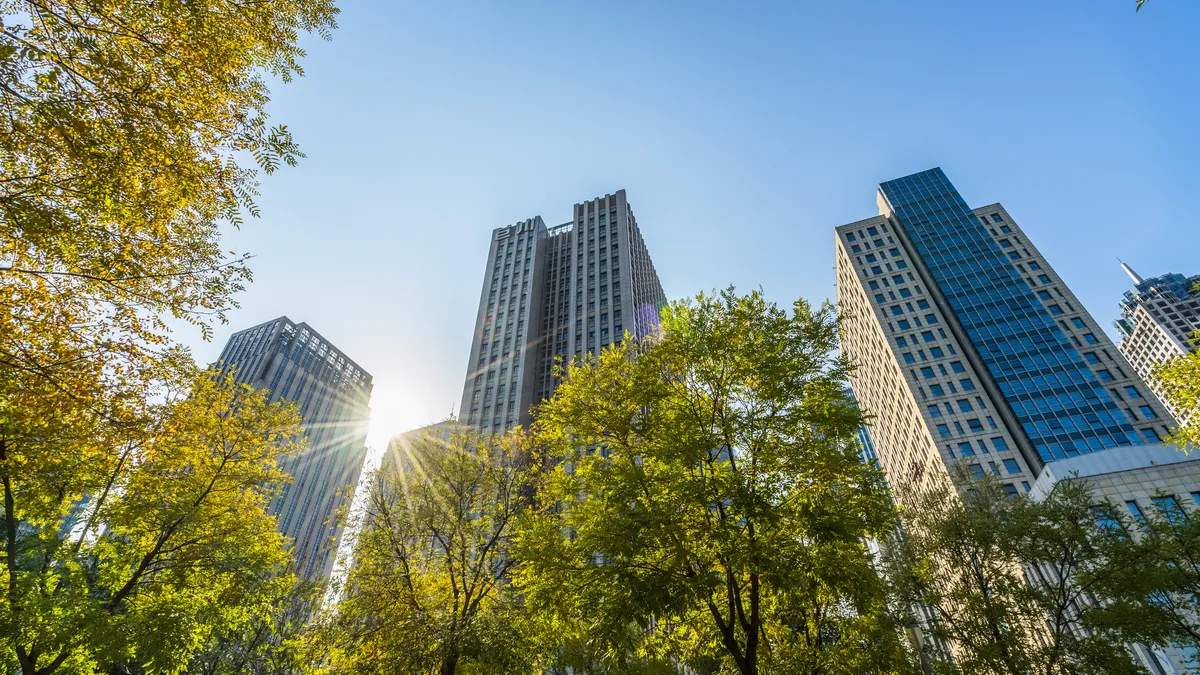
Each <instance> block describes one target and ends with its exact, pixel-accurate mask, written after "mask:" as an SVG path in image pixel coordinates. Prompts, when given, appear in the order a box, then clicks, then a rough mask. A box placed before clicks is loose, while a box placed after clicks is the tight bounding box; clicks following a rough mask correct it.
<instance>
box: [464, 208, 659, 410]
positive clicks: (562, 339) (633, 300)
mask: <svg viewBox="0 0 1200 675" xmlns="http://www.w3.org/2000/svg"><path fill="white" fill-rule="evenodd" d="M665 302H666V296H665V295H664V294H663V290H662V284H661V283H659V280H658V274H657V273H655V271H654V264H653V263H652V262H651V261H650V253H649V251H648V250H647V249H646V244H645V242H644V241H643V240H642V234H641V231H640V230H639V229H638V224H637V219H635V218H634V216H633V210H632V209H631V208H630V207H629V203H628V202H626V200H625V191H624V190H618V191H617V192H616V193H614V194H609V195H605V196H603V197H598V198H596V199H592V200H590V201H587V202H583V203H580V204H576V205H575V210H574V216H573V217H572V219H571V220H570V221H568V222H566V223H563V224H561V225H558V226H556V227H552V228H547V227H546V225H545V223H544V222H543V221H542V218H541V216H538V217H536V218H531V219H529V220H525V221H522V222H519V223H516V224H513V225H508V226H505V227H499V228H496V229H495V230H493V231H492V236H491V246H490V247H489V249H488V258H487V265H486V267H485V268H484V274H483V290H482V292H481V293H480V296H479V309H478V312H477V313H476V318H475V338H474V340H473V341H472V342H471V355H470V358H469V360H468V363H467V377H466V382H465V384H464V386H463V396H462V403H461V405H460V406H459V412H458V418H459V420H460V421H462V422H465V423H466V424H467V425H469V426H471V427H473V428H476V429H479V430H486V431H493V432H499V431H504V430H507V429H510V428H512V427H514V426H516V425H517V424H522V425H528V424H529V422H530V420H531V413H530V411H531V408H532V406H534V405H536V404H537V403H539V402H541V401H542V400H544V399H546V398H548V397H549V396H550V395H551V394H552V393H553V391H554V388H555V386H557V384H558V381H557V380H556V378H555V377H554V363H555V359H556V358H561V359H563V360H564V361H566V360H569V359H571V358H573V357H575V356H582V355H584V354H587V353H589V352H591V353H598V352H599V351H600V350H601V349H602V348H604V347H606V346H608V345H611V344H613V343H614V342H615V341H617V340H620V339H621V337H622V336H623V335H624V334H625V332H626V331H629V332H630V333H631V334H632V335H634V336H635V337H636V338H639V339H640V338H643V337H645V336H646V335H649V334H650V332H651V331H652V330H653V329H654V327H655V326H656V325H657V322H658V312H659V310H660V309H661V308H662V306H663V304H664V303H665Z"/></svg>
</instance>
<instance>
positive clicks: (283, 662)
mask: <svg viewBox="0 0 1200 675" xmlns="http://www.w3.org/2000/svg"><path fill="white" fill-rule="evenodd" d="M280 581H281V582H283V583H279V584H276V585H275V588H276V590H278V591H279V593H278V595H277V597H275V598H274V599H273V600H272V601H271V602H270V603H269V604H268V605H266V606H263V607H261V608H258V611H257V612H255V613H254V615H253V616H251V618H250V619H249V621H246V622H244V623H242V624H237V625H233V626H229V627H227V628H226V629H225V630H222V631H220V632H219V633H218V634H217V635H216V637H215V639H213V640H212V641H211V642H210V643H209V644H208V645H207V646H206V647H205V648H204V650H203V651H201V652H200V653H198V654H196V655H195V656H194V657H193V658H192V661H191V664H190V666H189V668H188V673H189V674H190V675H241V674H245V675H300V674H301V673H304V672H307V665H308V663H310V661H311V659H312V655H311V654H310V652H309V649H308V643H307V641H306V639H305V638H306V634H305V628H306V627H307V625H308V622H309V621H310V620H311V619H312V618H313V616H314V614H315V613H316V611H317V609H318V608H319V605H320V603H321V599H322V593H323V592H324V590H325V589H324V586H323V584H321V583H318V582H316V581H312V580H307V579H301V580H296V579H295V578H294V577H292V576H291V575H290V574H287V575H285V576H284V577H283V578H282V579H280Z"/></svg>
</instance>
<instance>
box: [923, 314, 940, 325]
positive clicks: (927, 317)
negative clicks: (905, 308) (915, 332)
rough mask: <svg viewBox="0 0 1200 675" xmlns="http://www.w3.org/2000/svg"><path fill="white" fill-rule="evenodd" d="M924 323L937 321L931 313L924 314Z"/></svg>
mask: <svg viewBox="0 0 1200 675" xmlns="http://www.w3.org/2000/svg"><path fill="white" fill-rule="evenodd" d="M925 323H937V317H936V316H934V315H933V314H926V315H925Z"/></svg>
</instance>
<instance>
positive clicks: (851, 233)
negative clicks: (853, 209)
mask: <svg viewBox="0 0 1200 675" xmlns="http://www.w3.org/2000/svg"><path fill="white" fill-rule="evenodd" d="M846 241H854V233H853V232H849V233H847V234H846Z"/></svg>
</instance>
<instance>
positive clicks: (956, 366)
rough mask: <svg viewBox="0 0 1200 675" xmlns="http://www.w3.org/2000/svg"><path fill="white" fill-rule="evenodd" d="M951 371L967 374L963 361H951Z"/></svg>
mask: <svg viewBox="0 0 1200 675" xmlns="http://www.w3.org/2000/svg"><path fill="white" fill-rule="evenodd" d="M950 370H953V371H954V372H956V373H965V372H967V369H966V368H964V367H963V364H962V361H951V362H950Z"/></svg>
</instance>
